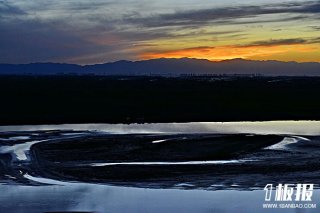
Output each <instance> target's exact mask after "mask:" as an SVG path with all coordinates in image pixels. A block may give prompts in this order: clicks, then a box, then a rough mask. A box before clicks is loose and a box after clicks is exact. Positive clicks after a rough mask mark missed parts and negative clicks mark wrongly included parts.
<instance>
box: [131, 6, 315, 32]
mask: <svg viewBox="0 0 320 213" xmlns="http://www.w3.org/2000/svg"><path fill="white" fill-rule="evenodd" d="M319 13H320V1H308V2H296V3H280V4H271V5H258V6H238V7H220V8H211V9H201V10H190V11H180V12H175V13H171V14H162V15H157V16H154V17H147V18H140V19H139V18H135V19H131V20H128V21H131V22H132V23H136V24H141V25H144V26H148V27H159V26H184V25H203V24H206V23H209V22H216V23H227V22H228V23H237V22H238V21H239V20H237V19H241V18H257V17H258V16H262V15H277V14H298V15H301V14H303V15H305V16H298V17H289V18H284V19H283V18H282V17H277V18H278V21H284V20H286V19H287V20H295V19H297V18H298V19H300V18H305V17H308V16H307V15H314V14H319ZM259 21H260V22H264V21H268V20H254V22H255V23H256V22H259ZM273 21H277V20H273ZM240 23H243V22H241V21H240Z"/></svg>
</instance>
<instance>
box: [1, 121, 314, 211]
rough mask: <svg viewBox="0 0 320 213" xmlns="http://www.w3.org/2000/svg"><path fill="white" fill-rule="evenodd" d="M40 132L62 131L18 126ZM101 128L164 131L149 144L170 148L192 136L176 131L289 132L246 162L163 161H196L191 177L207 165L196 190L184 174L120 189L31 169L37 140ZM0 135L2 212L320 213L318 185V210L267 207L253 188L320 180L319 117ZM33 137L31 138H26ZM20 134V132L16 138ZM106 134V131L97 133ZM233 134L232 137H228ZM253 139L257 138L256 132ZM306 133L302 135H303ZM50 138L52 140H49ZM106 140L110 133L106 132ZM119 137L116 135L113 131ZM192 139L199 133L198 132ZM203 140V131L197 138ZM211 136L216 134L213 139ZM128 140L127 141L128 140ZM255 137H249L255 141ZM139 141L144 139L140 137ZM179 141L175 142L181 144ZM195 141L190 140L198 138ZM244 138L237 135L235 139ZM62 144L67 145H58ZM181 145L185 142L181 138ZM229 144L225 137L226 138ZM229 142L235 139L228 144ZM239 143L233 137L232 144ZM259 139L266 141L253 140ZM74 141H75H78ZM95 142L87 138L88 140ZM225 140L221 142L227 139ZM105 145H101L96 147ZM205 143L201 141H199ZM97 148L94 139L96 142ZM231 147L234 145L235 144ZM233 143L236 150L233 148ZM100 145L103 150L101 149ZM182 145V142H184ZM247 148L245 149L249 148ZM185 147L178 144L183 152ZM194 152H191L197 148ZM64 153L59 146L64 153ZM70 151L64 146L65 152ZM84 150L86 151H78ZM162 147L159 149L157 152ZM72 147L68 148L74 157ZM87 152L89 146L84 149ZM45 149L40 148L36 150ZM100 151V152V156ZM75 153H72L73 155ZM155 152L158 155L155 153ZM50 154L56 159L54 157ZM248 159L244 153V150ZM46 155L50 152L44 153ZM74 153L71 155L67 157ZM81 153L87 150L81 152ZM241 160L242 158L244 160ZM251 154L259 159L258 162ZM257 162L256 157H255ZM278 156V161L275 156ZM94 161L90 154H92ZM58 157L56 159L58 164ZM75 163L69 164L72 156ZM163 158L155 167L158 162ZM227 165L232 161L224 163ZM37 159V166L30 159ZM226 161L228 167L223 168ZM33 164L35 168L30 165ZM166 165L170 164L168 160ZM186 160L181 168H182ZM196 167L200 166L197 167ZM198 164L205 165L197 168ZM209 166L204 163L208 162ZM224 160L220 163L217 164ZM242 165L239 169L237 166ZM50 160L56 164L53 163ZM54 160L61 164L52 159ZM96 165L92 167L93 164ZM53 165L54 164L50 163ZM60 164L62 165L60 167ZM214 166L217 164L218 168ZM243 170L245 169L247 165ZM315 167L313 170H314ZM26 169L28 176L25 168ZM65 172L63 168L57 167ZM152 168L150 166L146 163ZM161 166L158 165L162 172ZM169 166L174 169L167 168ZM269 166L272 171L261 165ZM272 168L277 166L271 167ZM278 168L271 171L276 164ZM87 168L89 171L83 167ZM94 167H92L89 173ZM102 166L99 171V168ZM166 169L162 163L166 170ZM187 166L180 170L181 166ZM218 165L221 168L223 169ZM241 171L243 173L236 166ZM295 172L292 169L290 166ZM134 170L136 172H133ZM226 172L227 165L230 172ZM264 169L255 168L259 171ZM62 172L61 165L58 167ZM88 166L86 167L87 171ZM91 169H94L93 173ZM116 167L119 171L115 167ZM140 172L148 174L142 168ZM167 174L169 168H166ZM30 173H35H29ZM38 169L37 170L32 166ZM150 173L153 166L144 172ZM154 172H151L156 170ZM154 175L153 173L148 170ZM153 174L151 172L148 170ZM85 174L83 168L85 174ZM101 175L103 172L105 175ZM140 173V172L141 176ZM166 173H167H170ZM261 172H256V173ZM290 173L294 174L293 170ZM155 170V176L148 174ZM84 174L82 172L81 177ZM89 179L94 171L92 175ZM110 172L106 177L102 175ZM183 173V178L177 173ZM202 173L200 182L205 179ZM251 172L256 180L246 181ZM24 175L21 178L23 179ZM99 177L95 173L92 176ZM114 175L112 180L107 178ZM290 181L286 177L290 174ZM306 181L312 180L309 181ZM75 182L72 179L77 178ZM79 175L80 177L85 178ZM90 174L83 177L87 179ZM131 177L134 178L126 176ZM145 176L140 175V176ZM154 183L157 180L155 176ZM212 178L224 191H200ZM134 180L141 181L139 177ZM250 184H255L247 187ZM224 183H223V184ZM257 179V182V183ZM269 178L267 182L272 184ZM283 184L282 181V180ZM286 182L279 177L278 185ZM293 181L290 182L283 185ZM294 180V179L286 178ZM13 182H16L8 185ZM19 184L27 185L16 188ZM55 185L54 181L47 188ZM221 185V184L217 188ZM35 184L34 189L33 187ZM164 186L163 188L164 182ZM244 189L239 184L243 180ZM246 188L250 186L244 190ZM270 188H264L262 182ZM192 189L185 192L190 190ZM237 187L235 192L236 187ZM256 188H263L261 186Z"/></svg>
mask: <svg viewBox="0 0 320 213" xmlns="http://www.w3.org/2000/svg"><path fill="white" fill-rule="evenodd" d="M40 130H59V131H57V132H49V133H47V132H29V133H26V132H20V131H40ZM61 130H72V131H66V132H64V131H61ZM74 130H75V131H98V132H101V131H102V132H104V133H117V134H129V133H167V134H168V133H169V135H162V134H161V136H160V137H158V136H154V135H151V136H149V137H150V142H148V146H150V147H152V146H159V147H166V146H169V145H171V144H174V143H177V144H178V145H179V143H182V142H181V141H184V142H185V141H188V140H187V139H188V137H191V136H190V135H189V136H188V137H187V136H181V138H180V139H181V141H180V139H179V137H175V136H172V135H170V134H171V133H188V134H190V133H210V134H215V133H219V134H236V133H246V134H248V135H246V136H245V137H249V138H246V139H245V140H246V141H249V140H250V138H252V139H253V138H257V136H254V135H250V134H286V136H281V137H284V138H283V140H280V141H277V140H275V141H274V142H272V145H270V146H267V147H265V148H262V149H260V148H259V150H255V151H254V152H253V153H246V155H245V157H246V159H247V158H248V159H251V160H246V161H241V160H239V159H238V160H232V159H231V160H228V161H223V160H220V161H219V160H217V161H194V162H193V161H188V162H187V163H185V162H182V163H181V162H173V163H172V162H171V163H170V162H162V161H159V162H160V165H157V166H159V168H162V167H160V166H166V165H167V164H169V165H170V166H186V165H184V164H188V165H189V164H192V165H191V166H194V167H190V168H191V169H190V171H189V170H187V171H185V170H183V171H182V172H184V174H185V173H186V174H189V173H190V174H193V173H194V172H195V170H194V168H198V167H197V166H199V165H201V168H205V170H204V171H205V172H204V173H203V172H202V170H199V171H198V173H197V174H196V175H195V174H193V175H194V176H191V179H190V180H192V181H193V182H194V183H196V184H198V185H199V187H198V188H196V187H195V186H194V188H192V187H189V186H193V185H190V182H183V181H182V182H181V180H180V179H179V178H178V179H177V180H176V182H177V183H179V184H176V185H174V186H175V187H173V188H171V189H163V188H162V189H161V188H160V189H159V187H152V184H154V185H155V184H159V183H157V181H155V183H153V182H152V181H151V182H148V184H147V185H148V186H149V187H150V188H144V187H143V185H140V187H141V188H134V187H128V186H131V185H125V184H123V185H121V184H119V185H120V186H110V185H102V184H93V183H92V182H91V183H85V182H81V181H79V182H77V183H76V182H72V181H70V182H68V183H67V182H66V181H64V180H63V179H62V180H58V179H57V180H56V179H49V178H44V177H43V176H42V177H41V176H34V174H36V173H32V169H35V167H34V166H35V165H33V164H32V163H33V161H31V159H29V154H30V153H29V151H30V147H31V146H33V145H35V144H37V143H39V142H47V140H50V143H51V145H53V146H54V145H55V143H54V142H59V143H57V144H58V145H63V144H64V141H63V140H66V139H68V140H70V139H77V138H79V139H80V141H81V137H86V135H89V136H90V137H91V138H92V137H93V136H94V137H96V135H95V134H93V135H92V134H91V133H92V132H73V131H74ZM9 131H15V132H14V133H7V132H9ZM0 132H1V134H2V135H1V138H0V154H1V155H2V156H1V157H2V158H0V178H1V177H2V178H4V179H5V180H6V181H4V182H3V184H2V185H0V212H1V213H2V212H3V213H20V212H23V213H24V212H30V213H43V212H59V211H63V212H66V211H80V212H97V213H106V212H115V213H117V212H155V213H157V212H159V213H160V212H161V213H162V212H188V213H189V212H200V213H202V212H218V213H220V212H246V213H247V212H248V213H251V212H252V213H253V212H285V213H286V212H290V213H291V212H297V213H300V212H302V213H304V212H306V213H307V212H318V210H319V207H320V206H319V205H320V199H319V198H320V190H315V191H314V195H313V202H312V203H316V204H317V206H319V207H318V208H317V209H278V210H277V211H275V210H272V211H271V210H270V209H263V208H262V204H263V203H264V202H265V201H264V198H265V192H264V191H263V190H261V187H260V188H259V190H253V191H252V189H253V188H250V187H254V186H255V183H257V182H259V181H262V179H263V178H265V180H264V182H263V181H262V182H261V183H262V185H263V184H265V181H269V180H270V181H271V180H273V181H276V182H277V181H279V180H281V181H284V180H296V179H300V180H301V179H304V180H312V181H315V182H312V183H315V184H316V181H317V180H318V177H319V175H320V174H319V172H318V169H317V167H318V166H319V162H318V160H317V157H318V156H319V153H320V152H319V151H318V150H319V148H318V147H319V145H318V144H319V138H318V137H317V136H318V135H320V122H319V121H270V122H230V123H184V124H175V123H171V124H131V125H125V124H118V125H112V124H80V125H71V124H70V125H46V126H6V127H0ZM28 134H29V135H28ZM12 135H14V137H13V136H12ZM98 136H99V137H102V136H101V135H98ZM228 136H229V135H228ZM253 136H254V137H253ZM301 136H303V137H301ZM47 137H48V138H47ZM103 137H106V135H103ZM112 137H113V135H112ZM192 137H193V136H192ZM197 137H200V136H197ZM210 137H211V136H210ZM122 139H123V138H121V140H122ZM252 139H251V140H252ZM131 140H133V136H131V135H130V141H131ZM139 140H140V139H139ZM175 140H176V141H175ZM194 140H195V138H192V140H191V139H190V140H189V141H194ZM236 140H239V138H236ZM60 142H62V143H60ZM178 142H179V143H178ZM223 142H224V144H225V143H226V141H223ZM229 142H230V141H229ZM231 142H233V141H231ZM258 142H259V143H261V138H260V137H259V140H257V141H255V142H254V143H255V144H257V143H258ZM75 143H76V142H75ZM88 143H89V142H88ZM222 144H223V143H222ZM98 145H99V143H97V142H96V146H97V147H99V146H98ZM196 145H197V146H199V144H198V143H197V144H196ZM240 145H242V143H241V144H238V145H237V146H236V151H238V150H239V149H240V148H239V147H240ZM90 147H91V148H92V144H90ZM232 147H233V146H232ZM232 147H231V148H232ZM45 148H47V150H49V151H50V152H48V153H49V154H52V151H53V150H54V151H56V152H57V150H58V148H59V146H54V149H49V148H50V146H48V147H44V151H46V149H45ZM100 148H101V147H100ZM179 148H181V147H179ZM245 148H247V147H245ZM178 150H180V149H178ZM192 150H193V149H192ZM58 151H59V150H58ZM60 151H61V152H62V151H65V150H64V149H63V148H61V150H60ZM78 151H81V150H80V149H78ZM157 152H159V150H158V149H157ZM70 153H72V151H70V152H69V154H70ZM84 153H86V154H87V155H89V154H90V153H88V152H87V151H86V150H85V152H84ZM38 154H39V153H38ZM94 154H95V155H97V150H95V153H94ZM100 154H101V153H100ZM70 155H71V154H70ZM153 155H154V153H153V154H152V157H155V156H153ZM48 156H49V157H51V158H52V157H53V156H50V155H48ZM241 156H242V155H241ZM43 157H46V156H45V155H43ZM69 157H70V156H69ZM80 157H82V155H80ZM240 159H241V158H240ZM252 159H253V160H252ZM257 159H258V160H257ZM275 159H276V160H275ZM29 160H30V162H29ZM78 160H79V159H78ZM90 160H92V159H90ZM54 162H55V161H54ZM68 162H69V161H68ZM159 162H158V161H157V163H156V164H159ZM226 162H227V163H226ZM30 163H31V164H30ZM58 163H59V164H58V165H62V163H63V162H58ZM89 163H90V165H91V167H94V166H96V167H102V168H101V169H104V170H96V171H102V172H103V171H107V173H106V174H108V173H110V169H109V167H112V168H113V167H114V166H137V167H136V168H139V166H145V165H146V166H150V164H151V165H154V164H155V162H153V161H149V162H144V161H141V162H135V161H133V162H129V163H128V162H127V163H124V162H117V163H112V162H111V163H110V162H107V163H104V162H102V163H92V162H91V161H89ZM225 163H226V165H225ZM29 164H30V165H31V166H30V165H29ZM163 164H164V165H163ZM180 164H182V165H180ZM193 164H194V165H193ZM198 164H199V165H198ZM202 164H205V166H206V167H204V165H202ZM216 164H221V166H219V165H216ZM238 164H239V165H240V167H239V166H238ZM271 164H272V165H274V168H275V169H278V170H273V172H274V173H272V174H271V175H269V176H268V175H266V174H265V173H264V172H270V171H271V170H269V167H270V165H271ZM50 165H51V164H50ZM54 165H55V164H54ZM66 165H67V166H66V168H64V169H66V170H65V171H62V172H61V174H60V175H65V176H63V177H64V178H65V179H68V178H70V175H69V176H68V174H65V172H66V171H68V170H67V169H69V167H70V165H71V164H70V162H69V164H66ZM92 165H93V166H92ZM51 166H52V165H51ZM55 166H56V165H55ZM215 166H216V167H215ZM226 166H229V167H228V168H229V170H230V171H233V172H234V174H229V173H228V171H229V170H228V169H226ZM241 166H244V167H245V169H243V171H242V167H241ZM308 166H309V167H308ZM22 168H24V173H23V172H21V171H20V170H21V169H22ZM57 168H58V169H60V168H59V167H57ZM146 168H147V167H146ZM159 168H158V169H159ZM169 168H171V167H169ZM179 168H180V167H173V169H171V170H170V169H168V171H169V172H171V173H177V171H178V169H179ZM264 168H267V169H266V170H263V169H264ZM272 168H273V167H272ZM274 168H273V169H274ZM283 168H285V170H286V171H285V172H287V173H284V174H286V175H285V176H281V175H280V172H283ZM85 169H88V168H85ZM90 169H91V168H89V170H88V171H91V170H90ZM94 169H100V168H94ZM162 169H163V168H162ZM180 169H181V168H180ZM218 169H220V170H218ZM236 169H238V170H236ZM290 169H291V170H292V171H291V170H290ZM134 170H135V169H133V170H132V171H131V172H134ZM225 170H228V171H227V172H226V173H225V174H224V173H223V172H224V171H225ZM260 170H261V171H264V172H261V173H257V171H260ZM57 171H60V170H57ZM84 171H86V170H84ZM92 171H93V170H92ZM115 171H118V170H115ZM139 171H144V170H143V169H140V170H139ZM165 171H167V170H165ZM209 171H211V173H212V174H211V175H212V176H208V177H210V178H209V179H208V178H207V177H206V178H207V179H208V180H207V179H206V178H204V176H206V175H208V172H209ZM28 172H31V173H28ZM33 172H34V171H33ZM144 172H147V171H144ZM155 172H156V171H155V170H152V173H153V174H154V173H155ZM215 172H217V174H218V175H220V176H221V177H220V179H219V181H217V180H214V178H216V177H217V176H216V173H215ZM149 173H150V172H149ZM149 173H148V174H149ZM70 174H73V175H74V176H75V177H77V180H79V174H82V173H79V174H78V173H75V174H74V173H70ZM83 174H85V173H83ZM102 174H103V173H102ZM127 174H128V173H127V171H126V172H125V173H123V176H121V177H122V178H123V177H125V178H126V175H127ZM139 174H140V173H139ZM165 174H167V173H165ZM258 174H259V175H260V176H257V175H258ZM277 174H278V175H277ZM288 174H290V175H288ZM149 175H150V174H149ZM240 175H242V176H241V178H240ZM82 176H83V175H81V177H82ZM89 176H90V175H89ZM104 176H106V175H105V174H104ZM178 177H179V176H178ZM199 177H202V178H203V179H202V182H201V180H200V179H199ZM248 177H251V179H248ZM19 178H20V179H21V181H20V182H18V181H17V180H18V179H19ZM91 178H93V180H95V178H96V177H95V176H92V177H91ZM104 178H106V179H107V178H110V177H104ZM285 178H287V179H285ZM307 178H308V179H307ZM71 179H72V178H71ZM80 179H81V178H80ZM84 179H85V178H84ZM124 180H125V181H128V179H124ZM139 180H140V179H139ZM152 180H155V179H152ZM203 180H206V181H207V182H210V184H211V181H212V182H213V185H212V187H213V188H214V189H223V190H217V191H214V190H213V191H209V190H207V189H208V188H205V187H203V188H201V186H203V184H204V181H203ZM29 181H33V182H36V183H41V184H44V185H41V184H39V185H36V184H35V186H30V185H29V184H30V182H29ZM164 181H168V182H172V179H168V180H167V179H164ZM228 181H229V182H230V184H234V185H235V186H234V187H225V185H223V183H225V182H228ZM93 182H94V181H93ZM133 182H137V180H134V181H133ZM247 182H249V183H250V186H249V185H248V184H247ZM221 183H222V184H221ZM239 183H245V184H244V186H245V187H243V186H242V187H236V184H239ZM251 183H252V185H251ZM266 183H269V182H266ZM277 183H278V182H277ZM279 183H280V182H279ZM284 183H287V182H284ZM288 183H290V182H288ZM9 184H11V185H9ZM17 184H21V185H17ZM45 184H49V185H45ZM214 184H216V185H214ZM28 185H29V186H28ZM160 186H161V185H160ZM231 186H233V185H231ZM238 186H239V185H238ZM246 186H249V187H247V188H246ZM263 186H264V185H263ZM188 188H189V190H185V189H188ZM236 188H237V189H239V190H234V189H236ZM255 189H257V188H255Z"/></svg>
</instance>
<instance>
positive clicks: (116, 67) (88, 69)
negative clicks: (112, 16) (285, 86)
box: [0, 58, 320, 76]
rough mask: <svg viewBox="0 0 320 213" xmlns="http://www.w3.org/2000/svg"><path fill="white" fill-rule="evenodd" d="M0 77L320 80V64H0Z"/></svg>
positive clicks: (169, 61)
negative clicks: (241, 76) (185, 76)
mask: <svg viewBox="0 0 320 213" xmlns="http://www.w3.org/2000/svg"><path fill="white" fill-rule="evenodd" d="M0 74H14V75H25V74H29V75H54V74H77V75H87V74H94V75H163V76H167V75H182V74H195V75H203V74H212V75H215V74H216V75H220V74H226V75H232V74H259V75H266V76H269V75H272V76H320V63H317V62H306V63H298V62H281V61H254V60H245V59H241V58H237V59H230V60H224V61H219V62H213V61H209V60H206V59H193V58H180V59H175V58H159V59H150V60H144V61H126V60H121V61H116V62H109V63H104V64H94V65H85V66H81V65H76V64H62V63H31V64H0Z"/></svg>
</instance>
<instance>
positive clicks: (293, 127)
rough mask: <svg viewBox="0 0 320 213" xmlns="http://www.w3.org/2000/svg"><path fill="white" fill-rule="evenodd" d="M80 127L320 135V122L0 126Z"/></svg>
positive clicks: (115, 130) (8, 128)
mask: <svg viewBox="0 0 320 213" xmlns="http://www.w3.org/2000/svg"><path fill="white" fill-rule="evenodd" d="M38 130H80V131H86V130H89V131H105V132H109V133H117V134H129V133H219V134H227V133H230V134H235V133H252V134H296V135H319V134H320V121H264V122H193V123H162V124H130V125H128V124H62V125H35V126H34V125H30V126H28V125H27V126H0V132H1V131H2V132H4V131H38Z"/></svg>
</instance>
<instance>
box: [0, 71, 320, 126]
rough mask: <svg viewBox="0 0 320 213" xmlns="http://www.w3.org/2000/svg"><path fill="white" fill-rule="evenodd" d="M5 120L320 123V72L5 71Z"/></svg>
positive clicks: (0, 84)
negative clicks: (269, 74) (116, 74)
mask: <svg viewBox="0 0 320 213" xmlns="http://www.w3.org/2000/svg"><path fill="white" fill-rule="evenodd" d="M0 91H1V93H0V100H1V104H0V111H1V113H0V125H15V124H53V123H143V122H150V123H151V122H152V123H156V122H192V121H246V120H248V121H249V120H251V121H262V120H319V119H320V112H319V108H320V99H319V98H317V97H318V95H319V91H320V78H317V77H312V78H311V77H239V76H238V77H235V76H233V77H230V76H224V77H180V78H164V77H98V76H42V77H39V76H38V77H37V76H0Z"/></svg>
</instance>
